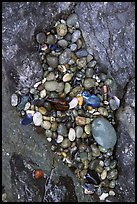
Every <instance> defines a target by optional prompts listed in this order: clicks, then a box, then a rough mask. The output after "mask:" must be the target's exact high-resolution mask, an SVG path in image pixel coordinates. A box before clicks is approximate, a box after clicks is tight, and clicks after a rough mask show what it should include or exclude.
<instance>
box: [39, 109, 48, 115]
mask: <svg viewBox="0 0 137 204" xmlns="http://www.w3.org/2000/svg"><path fill="white" fill-rule="evenodd" d="M38 110H39V112H40V113H41V114H42V115H45V114H46V112H47V110H46V109H45V108H44V107H39V109H38Z"/></svg>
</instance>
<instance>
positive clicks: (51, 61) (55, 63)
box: [46, 54, 58, 68]
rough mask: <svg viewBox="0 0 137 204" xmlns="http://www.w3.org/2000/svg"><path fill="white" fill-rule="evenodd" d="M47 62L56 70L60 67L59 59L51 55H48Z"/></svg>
mask: <svg viewBox="0 0 137 204" xmlns="http://www.w3.org/2000/svg"><path fill="white" fill-rule="evenodd" d="M46 60H47V64H48V65H49V66H50V67H53V68H56V67H57V66H58V57H56V56H54V55H51V54H48V55H47V56H46Z"/></svg>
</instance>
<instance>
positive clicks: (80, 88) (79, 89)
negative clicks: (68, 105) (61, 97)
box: [69, 86, 82, 98]
mask: <svg viewBox="0 0 137 204" xmlns="http://www.w3.org/2000/svg"><path fill="white" fill-rule="evenodd" d="M81 90H82V87H81V86H76V87H75V88H74V89H72V91H71V92H70V94H69V95H70V97H72V98H73V97H75V96H77V95H78V94H79V92H80V91H81Z"/></svg>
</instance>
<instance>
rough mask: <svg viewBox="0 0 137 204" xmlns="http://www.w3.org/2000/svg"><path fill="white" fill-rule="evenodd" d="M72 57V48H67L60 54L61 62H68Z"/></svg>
mask: <svg viewBox="0 0 137 204" xmlns="http://www.w3.org/2000/svg"><path fill="white" fill-rule="evenodd" d="M70 59H71V50H70V49H69V48H66V49H65V50H64V51H63V52H62V54H61V55H60V56H59V64H67V63H68V62H69V60H70Z"/></svg>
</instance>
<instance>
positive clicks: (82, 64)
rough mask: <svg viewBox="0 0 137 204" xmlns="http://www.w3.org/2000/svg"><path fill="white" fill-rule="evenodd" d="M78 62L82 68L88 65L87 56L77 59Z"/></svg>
mask: <svg viewBox="0 0 137 204" xmlns="http://www.w3.org/2000/svg"><path fill="white" fill-rule="evenodd" d="M76 63H77V65H78V68H79V69H81V68H83V67H85V66H86V64H87V59H86V57H82V58H80V59H77V61H76Z"/></svg>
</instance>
